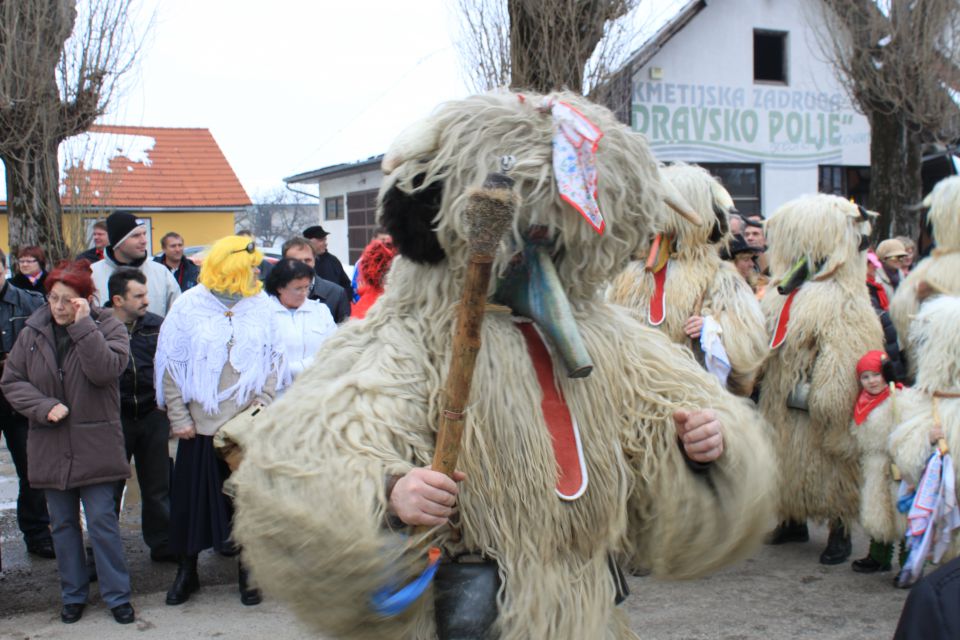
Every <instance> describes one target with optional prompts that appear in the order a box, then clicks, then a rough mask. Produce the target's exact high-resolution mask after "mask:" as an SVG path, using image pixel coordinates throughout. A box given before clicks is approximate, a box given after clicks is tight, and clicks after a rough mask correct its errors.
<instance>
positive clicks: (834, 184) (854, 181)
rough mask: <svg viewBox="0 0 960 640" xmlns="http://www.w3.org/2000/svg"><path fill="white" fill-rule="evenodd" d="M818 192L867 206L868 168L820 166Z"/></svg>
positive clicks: (868, 189)
mask: <svg viewBox="0 0 960 640" xmlns="http://www.w3.org/2000/svg"><path fill="white" fill-rule="evenodd" d="M817 169H818V177H819V180H818V189H817V190H818V191H820V193H830V194H833V195H835V196H840V197H841V198H850V199H853V201H854V202H856V203H857V204H860V205H863V206H865V207H866V206H869V203H868V196H869V194H870V167H844V166H840V165H828V164H822V165H820V166H819V167H818V168H817Z"/></svg>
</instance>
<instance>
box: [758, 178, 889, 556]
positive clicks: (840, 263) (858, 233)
mask: <svg viewBox="0 0 960 640" xmlns="http://www.w3.org/2000/svg"><path fill="white" fill-rule="evenodd" d="M869 218H870V215H869V214H868V213H867V212H866V211H865V210H864V209H862V208H860V207H858V206H857V205H856V204H854V203H851V202H848V201H846V200H844V199H843V198H840V197H837V196H829V195H824V194H818V195H814V196H805V197H801V198H798V199H796V200H793V201H791V202H788V203H787V204H785V205H783V206H782V207H780V209H778V210H777V211H776V212H774V214H773V216H771V217H770V218H769V219H768V220H767V223H766V231H767V238H768V245H769V247H770V249H769V252H768V254H769V256H770V268H771V270H772V273H773V276H774V277H773V281H772V282H771V287H770V289H768V291H767V294H766V296H765V297H764V299H763V310H764V315H765V316H766V319H767V329H768V335H770V336H772V340H771V343H770V348H771V354H770V358H769V359H768V360H767V362H766V365H765V367H764V373H763V386H762V387H761V391H760V411H761V413H763V415H764V417H765V418H766V419H767V423H768V424H769V425H770V427H771V428H772V430H773V434H774V447H775V449H776V451H777V454H778V458H779V463H780V464H779V467H780V507H779V515H780V519H781V524H780V525H779V526H778V527H777V529H776V530H775V531H774V533H773V535H772V536H771V539H770V542H771V543H772V544H782V543H785V542H805V541H807V540H808V539H809V533H808V531H807V523H806V521H807V520H809V519H814V520H820V521H824V520H826V521H828V522H829V523H830V537H829V540H828V542H827V547H826V549H825V550H824V551H823V553H822V554H821V555H820V562H821V563H823V564H840V563H842V562H845V561H846V560H847V558H848V557H849V556H850V552H851V543H850V533H849V531H850V529H849V527H850V524H851V523H852V522H854V521H855V520H856V518H857V515H858V511H859V485H860V465H859V453H858V449H857V443H856V440H855V438H854V435H853V434H852V433H851V431H850V423H851V420H852V418H853V409H854V405H855V403H856V399H857V395H858V392H859V382H858V380H857V376H856V373H855V371H856V366H857V361H858V360H859V359H860V357H861V356H862V355H863V354H864V353H866V352H867V351H871V350H875V349H882V348H883V334H882V331H881V328H880V321H879V320H877V316H876V314H875V313H874V312H873V308H872V307H871V305H870V298H869V294H868V293H867V290H866V288H865V287H864V286H863V283H864V281H865V279H866V276H867V272H866V256H865V255H864V254H863V251H864V250H865V249H866V236H867V234H869V232H870V222H869Z"/></svg>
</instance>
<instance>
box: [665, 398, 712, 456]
mask: <svg viewBox="0 0 960 640" xmlns="http://www.w3.org/2000/svg"><path fill="white" fill-rule="evenodd" d="M673 422H674V425H675V426H676V428H677V437H678V438H679V439H680V443H681V444H682V445H683V451H684V453H685V454H686V456H687V458H689V459H690V460H693V461H694V462H699V463H701V464H706V463H710V462H713V461H714V460H716V459H717V458H719V457H720V456H721V455H722V454H723V425H722V424H721V423H720V420H719V419H718V418H717V414H716V413H715V412H714V411H713V410H712V409H702V410H699V411H684V410H680V411H676V412H674V414H673Z"/></svg>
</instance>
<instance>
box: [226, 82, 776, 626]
mask: <svg viewBox="0 0 960 640" xmlns="http://www.w3.org/2000/svg"><path fill="white" fill-rule="evenodd" d="M544 105H545V106H544ZM565 107H566V108H568V109H567V110H564V108H565ZM573 109H576V112H577V113H578V114H580V115H581V117H582V118H583V119H584V120H586V119H589V121H588V122H589V124H590V125H592V126H595V128H599V129H600V130H602V135H603V139H602V140H600V141H599V143H598V144H597V145H596V146H595V147H593V150H595V155H594V154H593V152H592V151H591V146H590V144H584V145H583V146H582V147H581V149H582V150H583V152H584V153H585V154H587V155H588V156H589V157H587V158H585V159H586V160H587V162H595V165H594V164H592V165H591V166H594V167H595V168H596V171H597V173H598V174H599V175H600V181H599V185H600V189H599V192H598V194H597V196H598V197H597V200H598V202H600V203H604V207H603V209H602V218H599V217H598V216H597V215H594V214H596V213H598V212H597V211H595V210H591V211H587V212H585V213H584V215H585V216H586V215H588V214H589V215H590V216H591V217H590V222H589V223H588V222H587V221H586V220H584V217H583V216H581V214H580V213H578V211H577V210H575V209H574V208H573V207H571V206H570V205H569V204H568V203H567V202H564V201H563V200H561V198H560V197H558V194H557V186H556V182H555V180H558V178H557V176H556V175H554V176H552V177H551V176H550V169H551V166H550V158H551V154H552V152H553V149H554V145H553V142H554V136H555V134H558V135H568V134H569V135H574V133H573V132H572V131H571V130H570V129H568V128H567V127H566V125H567V124H568V123H569V122H570V120H569V119H566V120H564V119H563V118H564V117H565V116H566V115H568V114H569V112H570V111H572V110H573ZM580 122H581V123H583V121H580ZM578 131H579V130H578ZM507 153H511V154H514V155H515V156H516V158H517V164H516V167H515V168H514V169H513V170H512V171H511V172H510V177H511V178H513V179H514V180H515V181H516V186H515V193H517V194H518V195H519V196H520V199H521V202H522V205H521V206H520V207H519V208H518V209H517V211H516V218H515V222H514V225H515V226H514V229H516V230H518V233H517V234H516V235H514V236H512V237H511V238H510V239H508V240H506V241H505V243H504V244H503V245H501V248H502V249H503V250H501V251H499V252H498V253H497V257H496V258H495V264H494V267H493V270H494V273H504V272H502V271H500V269H501V268H506V266H507V264H508V263H509V262H511V258H513V257H514V256H517V259H518V260H519V261H520V262H517V263H512V264H513V267H515V268H516V269H518V270H520V271H521V272H523V271H524V270H525V269H526V268H528V267H529V268H531V269H532V268H533V267H532V266H530V261H533V262H535V263H536V264H539V265H541V266H543V267H544V268H545V269H546V271H548V272H549V273H550V274H554V275H555V278H553V276H550V277H551V278H553V279H552V280H551V281H552V282H554V283H556V284H558V285H560V286H559V288H558V287H554V288H551V289H549V292H550V295H556V296H557V298H556V299H557V300H561V299H562V300H564V301H567V300H568V301H569V302H570V311H571V314H572V318H571V325H572V328H571V326H569V325H568V326H566V327H565V328H566V329H567V330H569V333H568V334H566V335H567V337H568V339H569V340H570V341H573V342H577V343H578V344H580V345H581V346H583V350H584V351H585V353H586V354H587V355H588V357H589V359H590V360H591V361H592V363H593V364H594V365H595V366H594V370H593V372H592V373H591V374H590V376H589V377H587V378H570V377H568V370H569V368H568V366H569V365H568V364H567V363H566V361H565V359H564V357H563V356H564V355H565V353H566V352H565V351H564V346H568V345H567V343H566V341H564V340H560V342H557V340H555V339H554V338H551V337H547V338H546V339H544V338H542V336H543V335H550V332H551V331H554V330H557V331H561V332H562V329H561V328H559V327H558V326H557V325H556V323H552V322H550V321H549V320H544V319H541V320H538V321H537V322H535V323H531V322H529V321H526V322H523V321H522V319H520V318H514V317H513V316H512V315H511V313H510V311H509V310H508V309H507V307H506V306H497V305H490V307H489V309H488V312H487V313H486V315H485V319H484V322H483V326H482V347H481V349H480V351H479V354H478V358H477V363H476V369H475V371H474V374H473V386H472V389H471V393H470V403H469V407H468V409H467V414H466V416H467V417H466V424H465V432H464V440H463V448H462V451H461V453H460V462H459V468H460V469H461V470H463V471H464V472H465V473H466V474H467V477H468V480H466V481H464V482H463V483H462V485H461V489H460V494H459V498H458V503H459V523H460V533H461V538H460V540H459V541H457V540H455V539H454V538H452V537H451V535H450V530H449V528H446V527H444V528H440V529H438V530H437V531H436V532H432V533H431V537H434V536H436V538H437V543H438V544H439V545H440V546H441V547H442V548H443V550H444V552H445V554H446V555H447V556H448V557H450V558H454V557H456V556H457V555H459V554H460V553H463V552H469V553H470V554H472V556H474V557H476V558H480V559H481V560H482V561H483V563H482V564H484V565H485V566H489V565H490V563H495V565H494V566H495V567H497V568H498V573H497V574H496V575H498V576H499V577H500V578H502V590H501V591H500V593H499V595H498V596H496V597H495V599H496V602H497V604H498V610H497V611H496V613H495V623H494V624H495V628H496V632H497V633H498V634H499V637H500V638H501V640H519V639H521V638H522V639H529V638H548V637H549V638H554V639H556V640H574V639H576V640H583V639H584V638H607V639H611V640H612V639H614V638H635V637H636V635H635V634H634V633H633V632H632V631H631V630H630V629H629V627H628V624H627V620H626V616H625V614H624V613H623V612H622V611H621V610H619V609H617V608H615V602H614V601H615V597H616V589H615V583H614V576H613V575H612V573H611V556H620V557H623V556H626V555H629V556H632V557H635V558H637V559H638V561H640V562H643V563H644V564H645V566H646V567H648V568H650V569H651V570H652V571H653V572H654V573H655V574H659V575H669V576H673V577H677V578H679V577H691V576H695V575H700V574H703V573H704V572H707V571H710V570H713V569H715V568H717V567H719V566H722V565H723V564H725V563H727V562H729V561H731V560H732V559H734V558H740V557H743V556H744V555H745V554H747V553H749V552H750V551H751V550H752V549H753V548H754V544H756V543H757V542H758V541H759V536H760V535H762V532H761V530H762V529H763V526H764V523H765V522H768V521H769V518H770V517H771V515H772V513H771V510H770V507H771V499H772V497H773V496H772V491H773V486H774V483H775V476H774V468H773V459H772V458H773V454H772V452H771V451H770V448H769V445H768V443H767V440H766V436H765V434H764V432H763V431H764V429H763V426H762V422H761V421H760V419H759V417H758V416H757V415H756V414H755V413H754V412H753V411H751V410H750V409H749V408H748V407H747V406H746V404H745V403H744V402H742V401H740V400H738V399H736V398H734V397H733V396H731V395H730V394H727V393H724V392H723V389H722V388H721V386H720V384H719V382H718V381H717V380H716V379H715V378H713V377H712V376H710V375H708V374H707V373H706V372H705V371H704V370H703V369H702V368H701V367H700V366H699V365H698V364H697V363H696V362H695V361H694V359H693V358H692V357H691V356H690V354H689V353H688V352H686V351H685V350H684V349H682V348H681V347H679V346H677V345H674V344H672V343H670V341H669V340H667V338H666V337H665V336H664V335H663V334H662V333H660V332H658V331H654V330H651V329H649V328H647V327H644V326H643V325H642V324H641V323H639V322H637V321H636V320H635V319H633V318H631V317H630V315H629V314H628V313H627V312H626V310H624V309H622V308H620V307H617V306H615V305H611V304H608V303H606V302H605V301H604V300H603V299H602V298H601V297H600V296H599V295H597V291H600V290H602V288H603V287H604V286H606V284H607V283H609V281H610V279H611V278H612V277H613V276H615V275H616V274H617V273H619V272H620V271H622V270H623V268H624V267H625V266H626V265H627V262H628V261H629V259H630V256H631V254H632V253H633V252H634V251H636V250H637V249H638V248H639V247H640V246H641V244H642V242H643V240H644V238H646V237H647V235H648V234H649V231H650V223H651V217H652V213H653V212H654V211H655V209H656V207H657V206H659V201H660V199H661V198H662V195H663V191H662V190H661V185H660V184H659V177H658V170H657V168H656V165H655V163H654V162H653V158H652V157H651V155H650V152H649V149H648V147H647V144H646V142H645V141H644V139H643V138H642V137H641V136H638V135H636V134H635V133H633V132H631V131H630V130H629V129H628V128H627V127H625V126H623V125H622V124H620V123H618V122H617V121H616V120H615V118H614V117H613V115H612V114H611V113H610V112H608V111H607V110H606V109H604V108H602V107H600V106H598V105H596V104H592V103H590V102H588V101H586V100H584V99H583V98H582V97H579V96H574V95H571V94H558V95H555V96H551V97H549V98H548V99H546V100H545V99H544V97H542V96H536V95H526V96H522V95H516V94H507V93H500V94H490V95H485V96H477V97H472V98H467V99H464V100H459V101H453V102H448V103H446V104H444V105H442V106H441V107H440V108H439V109H438V110H437V111H435V112H434V114H433V115H432V116H431V117H430V119H429V120H427V121H426V122H424V123H422V124H421V125H420V126H419V127H417V128H415V129H412V130H409V131H407V132H406V133H405V134H404V135H403V136H401V138H400V139H399V140H398V141H397V142H396V143H395V144H394V147H393V148H392V149H391V151H390V153H388V154H387V156H386V157H385V160H384V167H385V169H386V170H387V171H389V172H390V175H389V177H388V178H387V179H386V180H385V183H384V186H383V188H382V192H381V203H382V212H383V213H382V218H381V222H382V223H383V224H384V226H386V227H387V230H388V231H389V232H390V233H391V235H392V236H393V240H394V243H395V244H396V246H397V247H398V248H399V250H400V256H399V257H398V258H397V259H396V260H395V261H394V263H393V266H392V268H391V271H390V284H389V286H388V287H387V288H386V290H385V292H384V293H383V295H382V296H381V297H380V299H379V300H378V301H377V304H375V305H374V306H373V307H372V308H371V309H370V311H369V313H368V314H367V316H366V318H365V319H364V320H363V321H362V322H350V323H347V324H346V325H345V326H344V327H343V328H341V329H340V330H339V331H338V332H337V333H336V334H335V335H334V336H333V337H332V338H330V339H329V340H328V341H327V342H326V343H325V344H324V346H323V347H322V348H321V351H320V353H319V354H318V358H319V359H323V360H324V362H325V366H323V367H312V368H310V369H308V370H307V371H305V372H304V373H303V374H302V375H301V376H300V377H299V378H298V379H297V380H296V381H295V382H294V383H293V386H292V387H291V390H290V392H288V393H287V394H285V395H284V396H283V397H282V398H280V399H279V400H278V401H277V402H276V403H275V404H274V405H272V406H271V407H269V408H268V409H267V411H266V412H265V414H264V415H263V417H262V420H257V421H256V422H255V423H254V424H253V425H251V428H250V430H249V431H247V432H243V433H235V434H233V437H234V439H235V440H236V441H237V442H238V444H240V445H241V446H243V447H244V449H245V453H244V458H243V462H242V464H241V465H240V466H239V469H238V470H237V472H236V473H235V474H234V476H233V478H232V480H231V485H232V489H233V491H234V492H235V494H236V503H237V519H236V535H237V537H238V539H239V540H240V541H241V543H242V544H243V547H244V557H245V558H248V559H249V560H250V562H251V566H252V568H253V570H254V571H255V572H256V575H257V578H258V580H259V581H260V583H261V584H262V585H263V587H264V589H265V590H266V591H267V592H268V593H270V594H271V595H274V596H277V597H280V598H282V599H284V600H285V601H286V602H287V603H288V604H289V605H290V606H291V607H292V609H293V610H294V611H295V612H296V613H297V615H298V616H299V617H300V618H301V619H303V620H304V621H305V622H307V623H308V624H310V625H311V627H312V628H314V629H316V630H318V631H320V632H322V633H324V634H325V635H327V636H330V637H338V638H352V639H353V638H408V639H409V638H416V639H423V640H426V639H428V638H435V637H436V633H437V630H436V626H435V618H434V612H435V607H434V598H433V596H434V593H433V590H432V589H429V590H428V591H427V593H425V594H424V595H422V596H421V597H420V598H419V599H418V600H416V601H415V602H414V603H413V604H412V606H411V608H410V609H408V610H407V611H406V612H405V613H403V614H402V615H399V616H396V617H385V616H382V615H379V614H377V613H376V612H375V611H373V610H372V609H371V606H370V604H369V603H370V598H371V596H372V595H373V594H374V593H375V592H376V591H377V590H379V589H380V588H382V587H383V586H384V581H385V576H387V577H389V576H391V575H396V571H400V572H401V576H398V577H401V578H405V577H406V576H407V575H409V574H408V573H407V571H405V570H404V568H405V567H407V566H408V565H407V563H406V562H405V561H404V558H406V557H407V556H405V555H404V553H403V550H404V547H405V545H406V544H407V540H406V538H404V537H403V536H402V535H401V534H400V532H396V531H392V530H390V529H389V528H388V526H387V525H388V523H387V522H386V518H385V516H386V510H387V495H386V480H387V479H388V478H389V477H390V476H393V475H395V474H405V473H407V472H408V471H410V470H411V468H413V467H421V466H424V465H427V464H429V463H430V460H431V457H432V455H433V452H434V444H435V443H434V438H435V428H436V425H437V422H438V419H439V412H440V400H441V395H442V390H443V381H444V378H445V377H446V372H447V362H449V358H450V356H451V353H450V351H451V336H452V335H453V319H454V316H455V312H456V307H457V300H458V299H459V295H460V292H461V290H462V288H463V284H462V282H463V277H464V273H465V271H466V269H467V251H466V243H465V237H464V232H463V229H464V221H463V219H462V216H463V210H464V203H465V202H466V198H467V191H468V188H469V187H471V186H474V185H478V184H480V183H481V182H482V181H483V179H484V176H485V175H486V174H487V173H488V172H489V171H491V170H493V169H495V167H496V166H497V162H498V159H499V158H500V157H501V156H503V155H505V154H507ZM554 171H556V165H554ZM545 175H546V176H548V178H547V179H544V176H545ZM597 228H599V229H601V230H603V233H602V234H601V233H598V231H597V230H596V229H597ZM531 230H536V231H538V232H539V233H538V234H536V235H537V237H538V238H541V239H542V238H550V239H552V241H553V242H555V243H556V244H555V245H553V247H554V249H555V250H556V253H555V254H553V255H552V256H551V254H550V253H549V252H548V249H545V247H546V246H547V245H542V244H541V245H537V244H536V243H535V241H533V240H530V239H528V238H527V237H526V235H525V234H527V233H528V231H531ZM520 256H522V257H520ZM504 277H505V278H507V277H508V276H507V275H505V276H504ZM503 286H504V283H501V285H500V288H499V289H497V285H496V283H491V287H490V293H493V292H494V290H495V289H497V291H498V293H497V296H498V297H497V298H495V300H498V301H500V302H501V303H502V304H503V303H504V300H503V298H501V297H499V296H500V295H501V292H502V291H503ZM560 304H563V302H561V303H560ZM581 341H582V342H581ZM548 399H549V407H551V408H550V409H549V411H545V410H544V405H543V403H544V402H547V400H548ZM680 407H688V408H694V409H695V408H700V407H712V408H713V409H714V410H715V411H716V413H717V415H718V416H719V418H720V420H721V421H722V422H723V424H724V428H725V450H724V452H723V455H722V456H721V457H720V458H719V459H717V460H716V461H715V462H713V463H712V464H710V465H709V468H708V469H706V470H705V471H703V472H701V473H696V472H694V471H692V470H691V469H690V468H689V467H688V464H687V462H686V461H685V458H684V454H683V452H682V449H681V447H680V446H678V443H677V436H676V431H675V427H674V425H673V424H672V414H673V412H674V410H676V409H678V408H680ZM548 415H549V420H548ZM574 421H576V422H574ZM571 429H573V430H574V432H575V433H576V434H577V442H578V443H579V446H578V447H577V448H575V449H573V450H572V452H573V459H572V460H570V457H569V455H566V454H565V455H564V456H563V459H564V460H566V461H568V462H573V463H574V464H572V465H571V464H565V465H564V466H562V467H561V468H562V469H563V472H562V476H561V477H559V478H558V457H557V456H558V453H557V451H555V449H554V445H553V442H554V439H553V438H552V437H551V433H552V431H551V430H558V433H560V434H562V435H561V436H560V437H561V439H562V441H563V442H566V443H570V442H572V441H571V440H570V439H569V438H568V436H570V434H571V431H570V430H571ZM570 452H571V450H569V449H568V450H567V453H568V454H569V453H570ZM575 461H579V463H581V464H582V466H577V464H576V463H575ZM704 473H705V474H707V475H706V476H704ZM570 478H573V479H575V480H576V482H575V483H574V484H575V486H572V487H571V486H568V483H567V480H569V479H570ZM558 484H560V485H562V486H558ZM561 494H562V495H564V496H566V498H561ZM318 496H322V499H321V498H318ZM403 531H410V529H407V528H405V527H404V529H403ZM414 548H415V549H416V548H418V547H416V546H415V547H414ZM414 555H415V556H416V557H417V558H422V554H420V555H416V554H414ZM411 562H414V563H416V561H414V560H411ZM451 564H458V563H456V562H451ZM420 569H422V567H419V568H417V569H415V571H416V572H419V570H420Z"/></svg>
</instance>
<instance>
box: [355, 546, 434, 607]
mask: <svg viewBox="0 0 960 640" xmlns="http://www.w3.org/2000/svg"><path fill="white" fill-rule="evenodd" d="M439 566H440V549H439V548H438V547H430V551H429V553H428V554H427V568H426V569H424V570H423V573H421V574H420V575H419V576H417V577H416V578H414V580H413V581H412V582H410V583H409V584H408V585H406V586H404V587H401V588H400V589H397V588H396V584H388V585H387V586H385V587H383V588H382V589H380V590H379V591H377V592H376V593H374V594H373V595H372V596H371V597H370V604H371V605H372V606H373V610H374V611H376V612H377V613H379V614H380V615H382V616H386V617H392V616H396V615H399V614H401V613H403V612H404V611H406V610H407V608H408V607H409V606H410V605H412V604H413V603H414V602H416V601H417V598H419V597H420V596H421V595H423V592H424V591H426V590H427V588H428V587H429V586H430V583H431V582H432V581H433V576H434V575H436V573H437V568H438V567H439Z"/></svg>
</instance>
